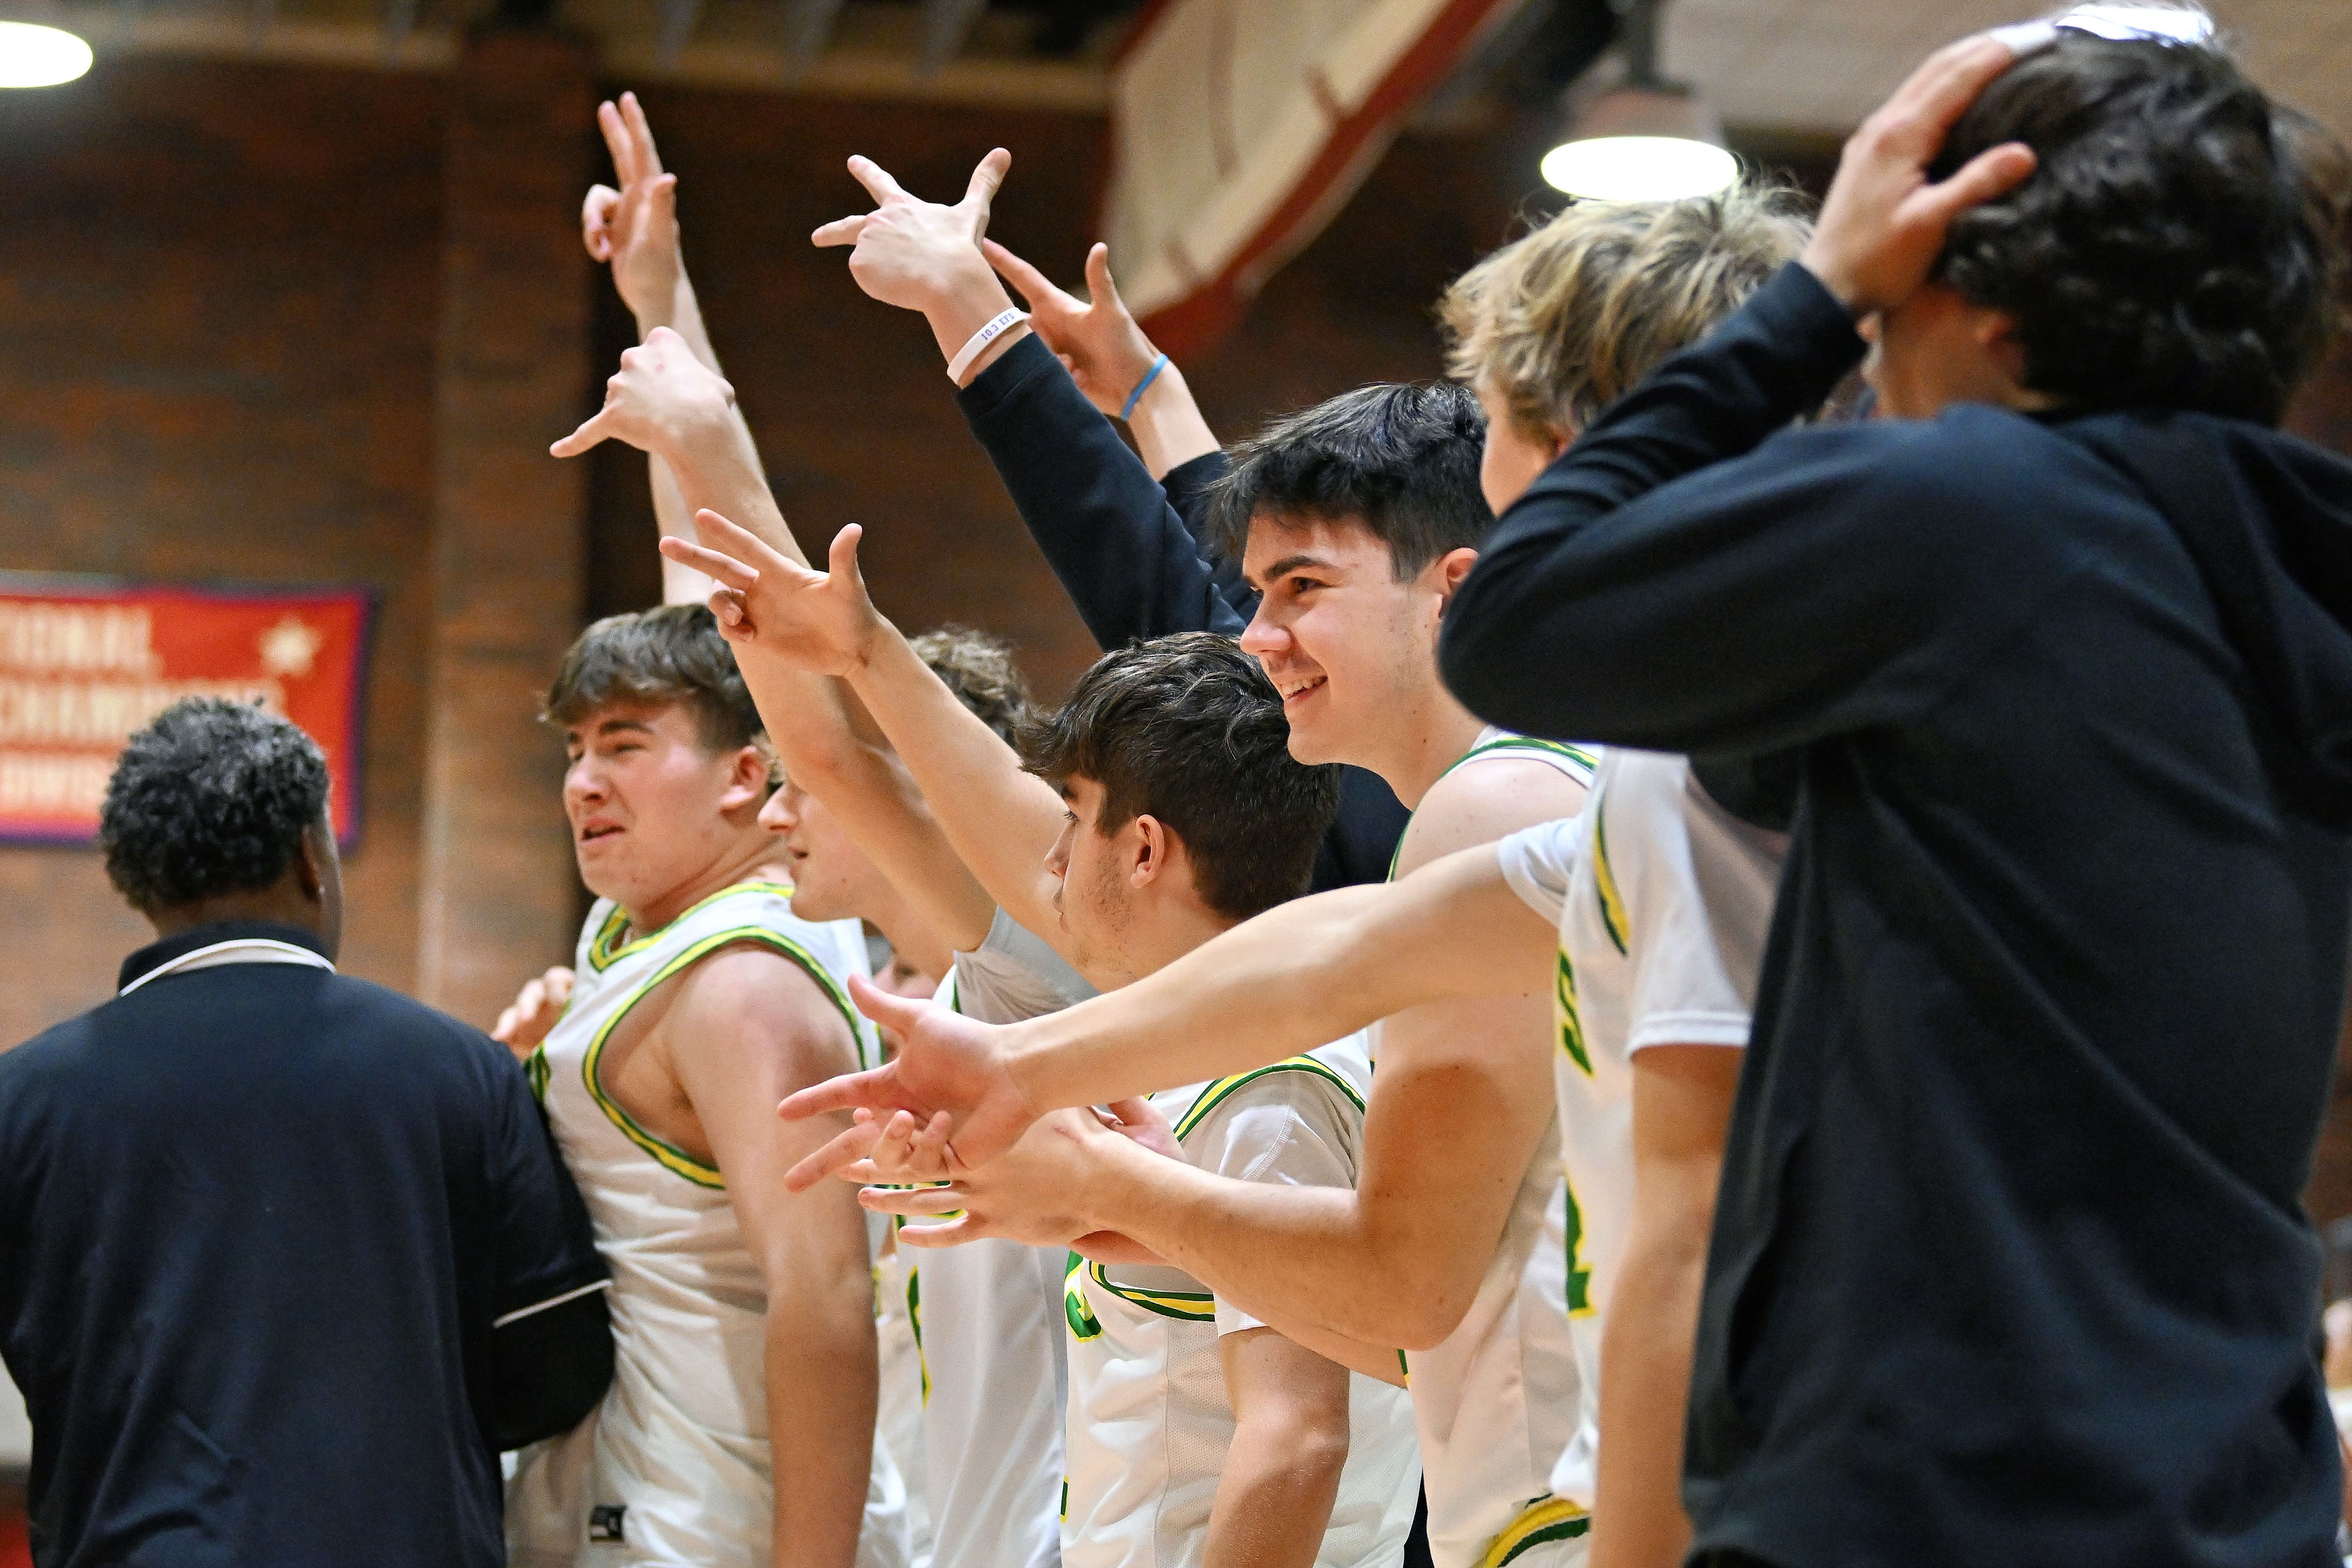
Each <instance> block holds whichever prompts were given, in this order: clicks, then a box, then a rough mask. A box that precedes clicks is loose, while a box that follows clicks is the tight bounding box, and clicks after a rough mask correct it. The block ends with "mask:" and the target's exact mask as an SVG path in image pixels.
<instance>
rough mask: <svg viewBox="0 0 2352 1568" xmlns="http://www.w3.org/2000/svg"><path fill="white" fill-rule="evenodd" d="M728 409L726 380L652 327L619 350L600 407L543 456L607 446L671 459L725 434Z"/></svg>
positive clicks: (730, 393) (731, 394)
mask: <svg viewBox="0 0 2352 1568" xmlns="http://www.w3.org/2000/svg"><path fill="white" fill-rule="evenodd" d="M734 406H735V389H734V387H733V386H731V385H730V384H729V382H728V381H727V378H725V377H724V376H722V375H720V374H719V372H718V371H714V370H712V369H711V368H710V367H709V366H708V365H706V364H704V363H703V362H702V361H700V360H698V359H696V358H695V357H694V350H691V349H689V348H688V347H687V343H686V340H685V339H683V338H681V337H679V336H678V335H677V333H676V332H673V331H671V330H670V329H668V328H667V327H656V328H655V329H653V331H652V332H651V333H649V334H648V335H647V336H646V340H645V341H644V342H643V343H640V344H638V345H637V346H636V347H635V348H634V349H628V350H623V352H622V354H621V368H620V369H619V370H618V371H614V373H613V376H612V379H611V380H609V381H607V382H605V383H604V407H603V408H600V409H598V410H597V411H596V412H595V413H593V414H592V415H590V416H589V418H588V420H587V421H586V423H583V424H582V425H581V426H580V428H579V429H577V430H575V431H573V432H572V434H569V435H567V436H565V437H564V438H563V439H562V440H561V441H559V442H557V443H555V444H554V445H552V446H551V447H549V448H548V450H549V451H550V452H551V453H553V454H554V455H556V456H558V457H577V456H578V455H580V454H582V453H583V452H585V451H587V450H588V449H589V448H590V447H592V446H594V445H595V444H597V443H599V442H602V441H607V440H612V441H625V442H627V443H628V444H630V445H632V446H634V447H635V448H637V449H638V450H639V451H641V452H652V453H656V454H659V455H662V456H664V457H671V456H676V455H679V454H680V453H681V452H682V451H683V450H684V449H685V448H686V447H687V446H688V445H689V444H692V443H693V441H694V440H695V438H696V437H697V436H698V435H702V434H713V433H720V432H724V431H726V430H727V428H728V424H727V422H728V416H729V411H730V410H731V409H732V408H733V407H734Z"/></svg>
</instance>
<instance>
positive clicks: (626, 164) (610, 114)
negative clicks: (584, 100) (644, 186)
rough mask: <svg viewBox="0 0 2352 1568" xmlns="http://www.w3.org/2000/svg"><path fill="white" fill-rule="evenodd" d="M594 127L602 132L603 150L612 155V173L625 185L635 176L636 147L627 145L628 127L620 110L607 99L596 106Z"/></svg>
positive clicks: (633, 179)
mask: <svg viewBox="0 0 2352 1568" xmlns="http://www.w3.org/2000/svg"><path fill="white" fill-rule="evenodd" d="M596 129H597V130H599V131H603V132H604V151H605V152H609V153H611V154H612V156H613V173H614V177H615V178H617V179H618V180H619V181H620V182H621V183H622V184H624V185H626V184H629V183H632V182H634V181H635V179H636V177H637V158H636V149H635V148H634V147H632V146H630V145H629V131H628V127H627V126H626V125H625V124H624V123H623V122H622V120H621V111H620V110H619V108H618V107H616V106H615V105H614V103H613V101H612V100H611V99H606V100H605V101H604V102H603V103H600V104H598V105H597V106H596Z"/></svg>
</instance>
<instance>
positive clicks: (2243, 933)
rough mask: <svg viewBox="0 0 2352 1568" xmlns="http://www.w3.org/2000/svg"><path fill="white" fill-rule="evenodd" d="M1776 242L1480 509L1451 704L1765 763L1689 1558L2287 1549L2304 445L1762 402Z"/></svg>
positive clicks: (2324, 654)
mask: <svg viewBox="0 0 2352 1568" xmlns="http://www.w3.org/2000/svg"><path fill="white" fill-rule="evenodd" d="M1861 350H1862V345H1861V343H1860V341H1859V340H1858V339H1857V338H1856V336H1855V334H1854V332H1853V326H1852V323H1851V321H1850V320H1849V319H1848V318H1847V317H1846V315H1845V313H1844V311H1843V309H1842V308H1840V307H1839V306H1838V305H1837V303H1836V302H1835V301H1834V300H1833V299H1832V298H1830V296H1829V295H1828V294H1827V293H1826V292H1825V291H1824V290H1823V289H1822V287H1821V286H1820V285H1819V283H1818V282H1816V281H1815V280H1814V279H1813V278H1812V277H1811V276H1810V275H1809V274H1807V273H1806V272H1804V271H1803V270H1802V269H1801V268H1795V267H1792V268H1790V270H1789V271H1788V272H1786V273H1785V274H1783V275H1782V276H1781V277H1780V278H1778V279H1777V280H1775V281H1774V282H1773V283H1772V284H1771V285H1770V286H1769V287H1767V288H1765V289H1764V290H1762V291H1761V292H1760V293H1759V295H1758V296H1757V297H1756V298H1754V299H1753V300H1752V301H1751V302H1750V304H1749V305H1748V307H1747V308H1745V309H1744V310H1743V311H1741V312H1740V313H1739V314H1738V315H1737V316H1736V317H1735V318H1733V319H1732V320H1730V321H1729V322H1728V323H1727V324H1726V326H1725V327H1724V328H1723V329H1720V330H1719V331H1718V332H1717V334H1716V335H1715V336H1713V337H1712V338H1710V339H1709V340H1707V341H1706V342H1705V343H1703V344H1702V345H1700V346H1699V347H1698V348H1696V349H1695V350H1690V351H1687V352H1686V353H1685V354H1683V355H1682V356H1679V357H1678V358H1676V359H1675V361H1671V362H1669V363H1668V364H1667V365H1666V366H1664V367H1662V369H1661V370H1660V371H1658V372H1657V373H1656V374H1655V375H1654V377H1652V378H1651V380H1649V381H1648V382H1645V383H1644V384H1643V386H1642V387H1641V388H1639V389H1637V390H1636V391H1635V392H1633V394H1632V395H1631V396H1629V397H1628V398H1627V399H1625V400H1624V401H1623V402H1621V403H1620V404H1618V405H1617V406H1616V407H1615V408H1614V409H1612V411H1611V413H1609V414H1608V415H1607V416H1606V417H1605V418H1603V419H1602V420H1601V421H1600V422H1598V423H1596V424H1595V425H1594V427H1593V428H1592V430H1591V432H1590V433H1589V434H1587V436H1586V437H1585V438H1584V440H1583V441H1582V442H1581V443H1580V444H1578V445H1577V446H1576V447H1575V448H1574V449H1573V450H1571V451H1570V453H1569V454H1567V455H1565V456H1564V457H1563V458H1562V459H1561V460H1560V461H1559V463H1557V464H1555V465H1553V466H1552V468H1551V469H1550V470H1549V472H1547V473H1546V474H1545V475H1544V476H1542V477H1541V478H1539V479H1538V481H1537V483H1536V484H1535V486H1533V487H1532V488H1531V489H1530V490H1529V491H1528V495H1527V496H1526V497H1525V498H1524V499H1522V500H1521V501H1520V502H1519V503H1518V504H1517V506H1515V507H1513V508H1512V509H1511V510H1510V511H1509V512H1508V513H1507V515H1506V517H1504V519H1503V522H1502V525H1501V527H1500V528H1499V530H1498V531H1497V533H1496V537H1495V538H1493V539H1492V540H1491V541H1490V543H1489V545H1488V547H1487V549H1486V551H1485V552H1484V553H1483V554H1482V556H1481V558H1480V560H1479V564H1478V566H1477V567H1476V569H1475V570H1474V571H1473V572H1472V573H1471V574H1470V576H1469V578H1468V580H1466V581H1465V583H1464V584H1463V586H1462V588H1461V590H1460V591H1459V592H1458V593H1457V594H1456V596H1455V598H1454V602H1453V604H1452V606H1451V607H1450V609H1449V612H1448V614H1447V617H1446V623H1445V624H1446V629H1445V633H1444V639H1443V643H1442V661H1441V662H1442V665H1443V668H1444V673H1445V674H1446V677H1447V679H1448V680H1449V682H1450V683H1451V685H1453V688H1454V691H1455V693H1456V694H1457V695H1460V697H1461V698H1462V700H1463V701H1464V702H1465V703H1466V704H1468V705H1469V706H1470V707H1471V708H1472V709H1473V710H1474V711H1475V712H1477V713H1479V714H1480V715H1482V716H1485V717H1486V718H1488V719H1489V720H1491V721H1493V722H1495V723H1497V724H1502V725H1507V726H1509V727H1513V728H1517V729H1521V730H1527V731H1530V732H1533V733H1535V734H1538V735H1549V736H1559V737H1577V738H1582V739H1591V740H1599V741H1603V742H1613V743H1618V744H1623V745H1630V746H1637V747H1655V748H1660V749H1666V750H1675V751H1685V752H1693V753H1701V754H1705V753H1727V754H1741V753H1746V754H1755V753H1787V754H1790V755H1792V756H1793V757H1794V758H1796V760H1797V766H1798V771H1799V774H1800V777H1801V791H1800V796H1799V802H1798V807H1797V818H1796V822H1795V828H1794V836H1793V841H1792V843H1791V846H1790V853H1789V858H1788V862H1787V866H1786V870H1785V872H1784V873H1783V880H1782V883H1781V894H1780V909H1779V912H1778V917H1777V919H1776V921H1775V924H1774V927H1773V931H1772V936H1771V942H1770V946H1769V952H1768V956H1767V961H1766V966H1765V970H1764V975H1763V978H1762V983H1761V988H1760V994H1759V997H1758V998H1757V1009H1756V1027H1755V1035H1754V1041H1753V1045H1752V1048H1751V1049H1750V1051H1749V1052H1748V1060H1747V1062H1746V1066H1745V1068H1744V1071H1743V1076H1742V1078H1741V1082H1740V1089H1739V1098H1738V1106H1737V1109H1736V1111H1735V1113H1734V1116H1733V1121H1732V1125H1731V1129H1730V1134H1729V1142H1728V1145H1727V1150H1726V1154H1725V1160H1724V1179H1723V1187H1722V1193H1721V1197H1720V1203H1719V1207H1718V1208H1717V1222H1716V1228H1715V1233H1714V1238H1713V1244H1712V1250H1711V1253H1710V1257H1709V1260H1708V1270H1707V1277H1706V1290H1705V1295H1704V1299H1703V1304H1702V1312H1701V1321H1700V1327H1699V1335H1698V1344H1697V1355H1696V1366H1695V1372H1694V1377H1693V1382H1692V1390H1691V1409H1690V1430H1689V1443H1688V1454H1687V1462H1686V1482H1685V1490H1686V1497H1687V1500H1688V1502H1689V1505H1690V1508H1691V1511H1692V1516H1693V1519H1694V1521H1695V1522H1696V1527H1697V1537H1696V1546H1697V1549H1698V1550H1699V1551H1701V1552H1704V1551H1706V1550H1708V1549H1714V1548H1730V1549H1738V1550H1743V1551H1746V1552H1752V1553H1755V1554H1757V1555H1759V1556H1760V1557H1762V1558H1763V1559H1765V1560H1767V1561H1769V1562H1772V1563H1781V1564H1787V1565H1790V1568H1816V1565H1822V1568H1825V1565H1827V1564H1832V1563H1835V1564H1840V1565H1845V1564H1877V1563H1885V1564H1896V1563H1900V1564H1906V1565H1909V1564H1932V1563H1971V1564H2003V1565H2011V1564H2015V1565H2026V1564H2042V1563H2047V1564H2053V1565H2056V1564H2066V1565H2070V1568H2072V1565H2092V1564H2098V1565H2113V1568H2169V1565H2173V1564H2179V1565H2181V1568H2188V1565H2189V1564H2192V1563H2193V1564H2198V1565H2200V1568H2217V1565H2236V1564H2245V1565H2248V1568H2252V1565H2254V1564H2263V1565H2265V1568H2271V1565H2278V1564H2287V1563H2295V1564H2303V1563H2309V1564H2314V1565H2316V1564H2319V1563H2333V1561H2334V1559H2333V1556H2332V1552H2331V1544H2330V1543H2331V1541H2332V1537H2333V1532H2334V1523H2333V1521H2334V1519H2335V1515H2336V1509H2337V1506H2338V1502H2339V1499H2338V1495H2337V1487H2338V1480H2337V1460H2336V1437H2335V1432H2334V1427H2333V1425H2332V1423H2331V1421H2330V1418H2329V1414H2328V1407H2327V1401H2326V1397H2325V1394H2324V1390H2323V1388H2322V1385H2321V1382H2320V1377H2319V1373H2318V1369H2317V1367H2316V1365H2315V1362H2314V1358H2313V1355H2312V1349H2311V1346H2312V1329H2313V1314H2314V1309H2315V1302H2316V1293H2317V1289H2318V1259H2319V1253H2318V1249H2317V1246H2316V1245H2315V1238H2314V1236H2313V1233H2312V1228H2311V1225H2310V1222H2309V1220H2308V1219H2307V1218H2305V1214H2304V1212H2303V1209H2302V1207H2301V1201H2300V1195H2301V1191H2302V1188H2303V1186H2304V1183H2305V1179H2306V1177H2307V1176H2308V1174H2309V1171H2310V1166H2311V1159H2312V1152H2313V1147H2314V1144H2315V1137H2316V1134H2317V1130H2318V1124H2319V1118H2320V1114H2321V1110H2322V1105H2323V1102H2324V1100H2325V1097H2326V1085H2327V1082H2328V1075H2329V1071H2330V1066H2331V1062H2332V1059H2333V1056H2334V1051H2335V1044H2336V1030H2337V1027H2338V1024H2339V1022H2340V1019H2341V1018H2342V1006H2343V1002H2344V996H2345V977H2346V949H2347V937H2352V929H2347V914H2352V848H2347V837H2346V830H2347V824H2352V769H2347V758H2352V638H2347V632H2346V625H2347V621H2352V465H2347V464H2346V463H2344V462H2342V461H2341V460H2339V459H2336V458H2334V457H2332V456H2330V455H2326V454H2324V453H2320V452H2318V451H2316V450H2315V449H2314V448H2311V447H2308V446H2305V445H2303V444H2300V443H2297V442H2294V441H2293V440H2291V439H2290V438H2287V437H2284V436H2281V435H2278V434H2275V433H2273V432H2270V431H2267V430H2263V429H2260V428H2257V427H2254V426H2252V425H2246V424H2239V423H2231V422H2227V421H2221V420H2216V419H2210V418H2203V417H2198V416H2187V415H2173V416H2163V415H2156V414H2148V415H2126V414H2104V415H2093V416H2084V417H2080V418H2072V419H2068V418H2061V417H2056V416H2050V417H2045V418H2042V419H2035V418H2028V417H2025V416H2022V415H2020V414H2017V413H2009V412H2005V411H2001V410H1998V409H1993V408H1990V407H1982V406H1964V407H1958V408H1955V409H1952V410H1950V411H1948V412H1947V413H1944V414H1943V415H1942V416H1941V417H1939V418H1937V419H1935V420H1932V421H1927V422H1900V423H1898V422H1882V423H1873V424H1868V425H1861V426H1846V427H1837V428H1822V429H1814V430H1800V431H1791V430H1790V429H1789V428H1788V427H1789V424H1790V420H1791V419H1792V417H1794V416H1796V415H1797V414H1799V413H1801V412H1803V411H1804V410H1805V409H1807V408H1808V407H1810V406H1811V405H1812V404H1813V403H1815V402H1818V401H1819V400H1820V399H1821V398H1822V396H1823V395H1824V394H1826V393H1827V392H1828V391H1829V390H1830V388H1831V386H1832V383H1833V382H1835V381H1836V380H1837V379H1838V378H1839V376H1840V375H1842V374H1843V372H1844V371H1846V370H1847V369H1848V368H1849V367H1850V366H1851V365H1852V364H1853V361H1854V360H1855V359H1856V358H1857V357H1858V356H1859V354H1860V352H1861Z"/></svg>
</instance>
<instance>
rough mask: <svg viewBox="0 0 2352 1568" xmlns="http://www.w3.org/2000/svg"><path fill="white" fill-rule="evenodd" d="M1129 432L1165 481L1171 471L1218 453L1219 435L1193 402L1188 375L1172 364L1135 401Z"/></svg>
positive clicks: (1155, 473) (1145, 462) (1155, 475)
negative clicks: (1186, 376) (1194, 459)
mask: <svg viewBox="0 0 2352 1568" xmlns="http://www.w3.org/2000/svg"><path fill="white" fill-rule="evenodd" d="M1127 428H1128V432H1129V434H1131V435H1133V436H1134V437H1135V449H1136V451H1137V452H1138V453H1139V454H1140V455H1142V457H1143V465H1144V466H1145V467H1146V468H1149V469H1150V471H1151V476H1152V477H1153V478H1154V479H1162V478H1165V477H1167V475H1168V471H1169V470H1170V469H1171V468H1175V467H1178V466H1181V465H1183V464H1186V463H1190V462H1191V461H1192V459H1193V458H1195V457H1204V456H1206V455H1208V454H1210V453H1212V452H1214V451H1215V450H1217V437H1216V433H1215V432H1213V431H1212V430H1211V429H1210V428H1209V422H1208V420H1207V419H1206V418H1204V417H1203V416H1202V413H1201V405H1200V404H1199V403H1197V402H1193V401H1192V387H1191V386H1190V385H1188V384H1187V383H1186V382H1185V380H1184V372H1183V371H1180V370H1178V369H1177V368H1176V364H1175V361H1172V360H1171V361H1169V363H1168V364H1167V365H1165V366H1163V367H1162V368H1161V370H1160V373H1159V374H1158V375H1157V376H1154V377H1153V378H1152V381H1151V384H1150V386H1148V387H1146V388H1144V389H1143V395H1142V396H1141V397H1139V398H1138V399H1136V400H1135V410H1134V412H1133V413H1131V414H1129V417H1128V422H1127Z"/></svg>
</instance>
